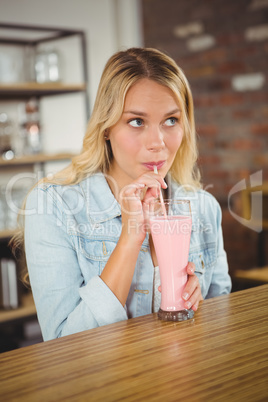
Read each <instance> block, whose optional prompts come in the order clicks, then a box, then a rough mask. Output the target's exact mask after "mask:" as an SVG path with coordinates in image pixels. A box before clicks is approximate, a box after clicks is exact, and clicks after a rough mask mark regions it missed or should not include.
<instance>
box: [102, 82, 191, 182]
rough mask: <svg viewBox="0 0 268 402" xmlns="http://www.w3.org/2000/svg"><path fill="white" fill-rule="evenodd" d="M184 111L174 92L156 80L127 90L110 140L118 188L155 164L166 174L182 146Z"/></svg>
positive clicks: (112, 174) (113, 172)
mask: <svg viewBox="0 0 268 402" xmlns="http://www.w3.org/2000/svg"><path fill="white" fill-rule="evenodd" d="M182 137H183V128H182V123H181V111H180V107H179V105H178V103H177V102H176V100H175V98H174V95H173V93H172V91H171V90H170V89H169V88H167V87H165V86H162V85H160V84H158V83H156V82H155V81H152V80H149V79H146V78H145V79H142V80H140V81H138V82H137V83H136V84H134V85H133V86H132V87H131V88H130V89H129V91H128V93H127V95H126V99H125V105H124V110H123V113H122V116H121V118H120V119H119V121H118V122H117V123H116V124H115V125H114V126H113V127H111V129H110V131H109V139H110V143H111V148H112V152H113V160H112V164H111V168H110V170H109V174H110V175H111V176H112V177H113V178H114V179H115V181H116V183H117V185H118V186H119V188H122V187H124V186H125V185H127V184H130V183H131V182H132V181H133V180H135V179H137V178H138V177H139V176H141V175H142V174H144V173H146V172H149V171H153V170H154V165H156V166H157V169H158V172H159V174H160V175H161V176H162V177H165V175H166V174H167V172H168V171H169V169H170V167H171V165H172V163H173V160H174V158H175V155H176V153H177V151H178V149H179V147H180V145H181V141H182Z"/></svg>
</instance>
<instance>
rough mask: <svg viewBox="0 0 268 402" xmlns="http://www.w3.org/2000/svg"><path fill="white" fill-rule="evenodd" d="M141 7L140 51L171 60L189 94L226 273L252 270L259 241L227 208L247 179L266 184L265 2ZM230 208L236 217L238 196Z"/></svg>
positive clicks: (177, 0) (162, 1) (182, 0)
mask: <svg viewBox="0 0 268 402" xmlns="http://www.w3.org/2000/svg"><path fill="white" fill-rule="evenodd" d="M142 5H143V27H144V41H145V46H148V47H155V48H158V49H160V50H163V51H165V52H167V53H168V54H169V55H171V56H172V57H173V58H174V59H175V60H176V62H177V63H178V64H179V65H180V66H181V67H182V69H183V70H184V72H185V74H186V76H187V77H188V79H189V82H190V85H191V88H192V92H193V96H194V103H195V116H196V126H197V133H198V136H199V150H200V158H199V165H200V168H201V172H202V177H203V184H204V187H205V188H207V189H208V191H210V192H211V193H212V194H214V195H215V196H216V198H217V199H218V200H219V202H220V203H221V206H222V209H223V231H224V239H225V248H226V251H227V253H228V259H229V264H230V270H231V273H233V271H234V270H235V269H236V268H242V269H243V268H245V269H246V268H251V267H252V266H255V265H256V264H257V262H258V261H257V259H258V255H257V242H258V235H257V233H256V232H254V231H253V230H251V229H248V228H246V227H245V226H243V225H242V224H241V223H239V222H237V220H236V219H235V218H234V217H233V216H232V215H231V213H230V212H229V210H228V207H227V205H228V194H229V192H230V190H231V188H232V187H233V186H234V185H235V184H236V183H238V182H239V181H241V180H242V179H244V178H245V179H247V178H248V177H249V175H250V174H252V173H255V172H257V171H259V170H261V171H262V172H263V179H264V180H268V119H267V117H268V102H267V100H268V94H267V87H268V83H267V77H268V68H267V67H268V57H267V53H268V18H267V16H268V0H213V1H212V0H202V1H200V0H143V1H142ZM231 201H232V203H231V205H232V210H233V212H235V213H236V214H237V215H239V216H241V215H242V204H241V194H240V193H237V194H236V195H234V196H233V197H232V199H231ZM266 243H267V242H266ZM267 263H268V261H267Z"/></svg>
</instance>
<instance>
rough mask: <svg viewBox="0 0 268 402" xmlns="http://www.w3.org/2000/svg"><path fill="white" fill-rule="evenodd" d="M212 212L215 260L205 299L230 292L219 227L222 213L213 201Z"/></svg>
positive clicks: (220, 227)
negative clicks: (213, 214)
mask: <svg viewBox="0 0 268 402" xmlns="http://www.w3.org/2000/svg"><path fill="white" fill-rule="evenodd" d="M213 210H214V211H215V213H216V215H215V216H214V219H215V220H216V222H215V227H216V233H215V235H216V253H217V259H216V264H215V267H214V270H213V274H212V279H211V283H210V286H209V289H208V293H207V296H206V298H211V297H216V296H220V295H224V294H228V293H230V291H231V278H230V275H229V273H228V262H227V255H226V252H225V250H224V244H223V234H222V226H221V222H222V212H221V208H220V205H219V204H218V202H217V201H216V200H215V208H213Z"/></svg>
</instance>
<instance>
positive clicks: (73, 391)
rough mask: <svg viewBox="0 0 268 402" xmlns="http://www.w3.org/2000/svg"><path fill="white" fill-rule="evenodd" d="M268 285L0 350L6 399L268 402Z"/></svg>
mask: <svg viewBox="0 0 268 402" xmlns="http://www.w3.org/2000/svg"><path fill="white" fill-rule="evenodd" d="M267 306H268V285H263V286H260V287H256V288H251V289H249V290H245V291H240V292H236V293H233V294H231V295H228V296H222V297H218V298H215V299H210V300H206V301H204V302H202V304H201V306H200V308H199V310H198V312H197V313H196V315H195V318H194V319H193V320H192V321H187V322H181V323H172V322H162V321H160V320H158V318H157V315H156V314H150V315H147V316H144V317H140V318H135V319H131V320H128V321H125V322H120V323H117V324H112V325H107V326H105V327H101V328H96V329H93V330H89V331H85V332H82V333H79V334H75V335H70V336H67V337H63V338H61V339H57V340H53V341H49V342H44V343H41V344H37V345H33V346H29V347H26V348H22V349H18V350H14V351H11V352H7V353H3V354H1V355H0V400H1V401H27V402H29V401H34V402H36V401H45V402H47V401H61V400H66V401H90V402H91V401H105V402H106V401H118V400H120V401H152V400H153V401H164V402H169V401H190V402H192V401H209V402H210V401H213V402H214V401H224V402H226V401H228V402H229V401H243V402H248V401H254V402H256V401H267V400H268V385H267V381H268V363H267V357H268V342H267V341H268V336H267V333H268V319H267V313H268V308H267Z"/></svg>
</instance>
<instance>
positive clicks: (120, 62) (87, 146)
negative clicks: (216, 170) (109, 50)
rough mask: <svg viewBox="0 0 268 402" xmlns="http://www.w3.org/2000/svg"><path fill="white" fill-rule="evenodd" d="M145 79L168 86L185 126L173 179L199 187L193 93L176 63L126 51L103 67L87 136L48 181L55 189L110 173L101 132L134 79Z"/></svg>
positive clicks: (150, 52) (155, 53) (154, 53)
mask: <svg viewBox="0 0 268 402" xmlns="http://www.w3.org/2000/svg"><path fill="white" fill-rule="evenodd" d="M143 78H148V79H150V80H153V81H156V82H157V83H159V84H161V85H164V86H166V87H168V88H169V89H170V90H171V91H172V92H173V94H174V96H175V98H176V99H177V101H178V103H179V105H180V108H181V111H182V121H183V126H184V137H183V140H182V144H181V146H180V148H179V150H178V152H177V155H176V157H175V160H174V162H173V165H172V167H171V171H170V172H171V174H172V177H173V178H174V180H176V181H177V182H178V183H180V184H182V185H190V186H194V187H199V186H200V183H199V179H200V176H199V171H198V168H197V166H196V161H197V156H198V152H197V145H196V133H195V122H194V110H193V99H192V93H191V90H190V87H189V84H188V81H187V79H186V77H185V75H184V73H183V71H182V70H181V69H180V68H179V67H178V65H177V64H176V63H175V61H174V60H173V59H172V58H170V57H169V56H167V55H166V54H164V53H162V52H160V51H159V50H156V49H151V48H130V49H128V50H126V51H120V52H118V53H115V54H114V55H113V56H112V57H111V58H110V59H109V60H108V62H107V64H106V66H105V68H104V71H103V73H102V77H101V80H100V84H99V88H98V92H97V96H96V101H95V105H94V109H93V111H92V115H91V117H90V120H89V123H88V126H87V130H86V133H85V137H84V141H83V148H82V151H81V153H80V154H79V155H77V156H75V157H74V158H73V159H72V162H71V164H70V165H69V166H68V167H67V168H65V169H63V170H62V171H60V172H58V173H57V174H56V175H55V176H54V177H53V178H52V179H51V178H50V179H47V178H45V179H43V181H49V182H51V183H54V184H62V185H71V184H77V183H79V182H80V181H81V180H83V179H84V178H85V177H87V176H89V175H92V174H94V173H96V172H97V171H101V172H107V171H108V170H109V167H110V164H111V161H112V158H113V155H112V150H111V147H110V142H109V141H106V140H105V133H106V132H107V130H109V128H110V127H112V126H113V125H115V124H116V123H117V122H118V120H119V119H120V117H121V115H122V113H123V108H124V102H125V97H126V94H127V92H128V90H129V88H130V87H131V86H132V85H133V84H134V83H136V82H137V81H138V80H140V79H143Z"/></svg>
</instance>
